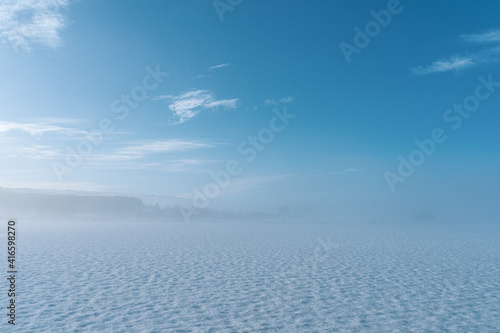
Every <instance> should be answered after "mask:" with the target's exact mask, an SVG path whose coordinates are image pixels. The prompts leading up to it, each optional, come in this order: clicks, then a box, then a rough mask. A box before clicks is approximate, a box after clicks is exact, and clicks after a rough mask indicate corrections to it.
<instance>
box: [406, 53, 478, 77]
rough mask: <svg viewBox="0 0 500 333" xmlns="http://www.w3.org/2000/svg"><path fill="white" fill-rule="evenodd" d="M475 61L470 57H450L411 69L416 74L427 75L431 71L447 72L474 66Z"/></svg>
mask: <svg viewBox="0 0 500 333" xmlns="http://www.w3.org/2000/svg"><path fill="white" fill-rule="evenodd" d="M475 64H476V63H475V62H474V60H473V59H472V58H462V57H460V56H455V57H452V58H451V59H448V60H439V61H435V62H433V63H432V64H431V65H429V66H425V67H422V66H420V67H417V68H413V69H412V71H413V73H414V74H416V75H427V74H431V73H441V72H448V71H451V70H460V69H465V68H468V67H471V66H474V65H475Z"/></svg>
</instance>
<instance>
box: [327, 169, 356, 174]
mask: <svg viewBox="0 0 500 333" xmlns="http://www.w3.org/2000/svg"><path fill="white" fill-rule="evenodd" d="M361 171H364V170H363V169H357V168H349V169H346V170H344V171H333V172H330V173H329V174H330V175H343V174H346V173H351V172H361Z"/></svg>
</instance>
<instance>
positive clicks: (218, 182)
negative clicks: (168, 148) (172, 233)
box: [178, 107, 297, 223]
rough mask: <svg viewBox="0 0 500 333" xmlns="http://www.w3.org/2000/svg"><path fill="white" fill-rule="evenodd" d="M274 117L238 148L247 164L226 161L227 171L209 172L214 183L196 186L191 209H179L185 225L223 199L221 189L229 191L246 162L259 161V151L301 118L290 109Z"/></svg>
mask: <svg viewBox="0 0 500 333" xmlns="http://www.w3.org/2000/svg"><path fill="white" fill-rule="evenodd" d="M273 114H274V116H273V117H272V118H271V119H270V120H269V123H268V126H266V127H263V128H261V129H260V130H259V131H258V133H257V135H250V136H248V137H247V139H245V140H243V141H242V142H240V144H239V145H238V148H237V152H238V154H239V155H241V156H244V157H245V159H244V162H239V161H237V160H230V161H227V162H226V165H225V168H224V169H223V170H218V171H215V172H209V173H208V176H209V177H210V178H211V181H209V182H207V183H206V184H205V185H204V186H202V187H195V188H194V189H193V191H192V194H191V196H192V202H191V205H189V206H188V207H185V206H178V207H179V210H180V212H181V214H182V218H183V220H184V222H186V223H189V222H190V221H191V216H193V215H198V214H199V213H200V210H202V209H206V208H207V207H208V206H209V205H210V200H212V199H214V198H216V197H218V196H219V194H220V192H221V189H224V188H226V187H227V186H228V185H229V184H230V183H231V181H232V180H233V179H234V177H237V176H239V175H240V174H241V173H242V172H243V167H244V164H245V163H250V162H253V161H254V160H255V158H256V157H257V156H258V154H259V152H261V151H263V150H264V149H266V147H267V146H268V145H269V144H270V143H271V142H273V141H274V139H275V137H276V134H278V133H281V132H283V131H284V130H285V128H286V127H287V126H288V125H289V124H290V121H291V120H292V119H294V118H295V117H296V116H297V115H295V114H291V113H288V111H287V108H286V107H283V110H282V111H279V110H278V109H273Z"/></svg>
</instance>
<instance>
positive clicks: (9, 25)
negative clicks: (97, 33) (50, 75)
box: [0, 0, 69, 51]
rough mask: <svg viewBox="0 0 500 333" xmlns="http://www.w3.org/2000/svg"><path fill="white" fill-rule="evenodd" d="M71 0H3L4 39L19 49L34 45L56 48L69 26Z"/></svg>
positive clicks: (0, 14) (0, 15) (0, 33)
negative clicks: (65, 28) (68, 14)
mask: <svg viewBox="0 0 500 333" xmlns="http://www.w3.org/2000/svg"><path fill="white" fill-rule="evenodd" d="M68 5H69V0H3V1H2V2H0V39H1V40H2V42H4V43H7V44H10V45H12V46H13V47H14V48H16V49H24V50H27V51H31V50H32V47H33V45H35V44H37V45H42V46H45V47H50V48H56V47H58V46H60V45H61V43H62V42H61V36H60V33H61V31H62V29H63V28H64V27H65V26H66V17H65V14H64V11H65V9H66V8H67V7H68Z"/></svg>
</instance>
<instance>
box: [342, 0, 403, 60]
mask: <svg viewBox="0 0 500 333" xmlns="http://www.w3.org/2000/svg"><path fill="white" fill-rule="evenodd" d="M408 1H412V0H408ZM386 8H387V9H382V10H379V11H375V10H371V11H370V15H371V16H372V17H373V20H370V21H368V22H367V23H366V24H365V25H364V27H363V29H361V28H360V27H358V26H355V27H354V28H353V30H354V32H355V34H354V37H353V41H352V43H351V44H350V43H347V42H344V41H342V42H341V43H340V44H339V47H340V51H341V52H342V54H343V55H344V58H345V60H346V61H347V63H348V64H350V63H351V62H352V57H353V55H354V54H360V53H361V51H362V50H363V49H365V48H367V47H368V45H370V43H371V42H372V40H373V39H374V38H376V37H377V36H378V35H380V33H381V32H382V30H383V29H385V28H387V27H388V26H389V24H390V23H391V21H392V19H393V17H394V16H395V15H399V14H401V12H402V11H403V9H404V6H403V5H402V4H401V2H400V1H399V0H389V2H387V6H386Z"/></svg>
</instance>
